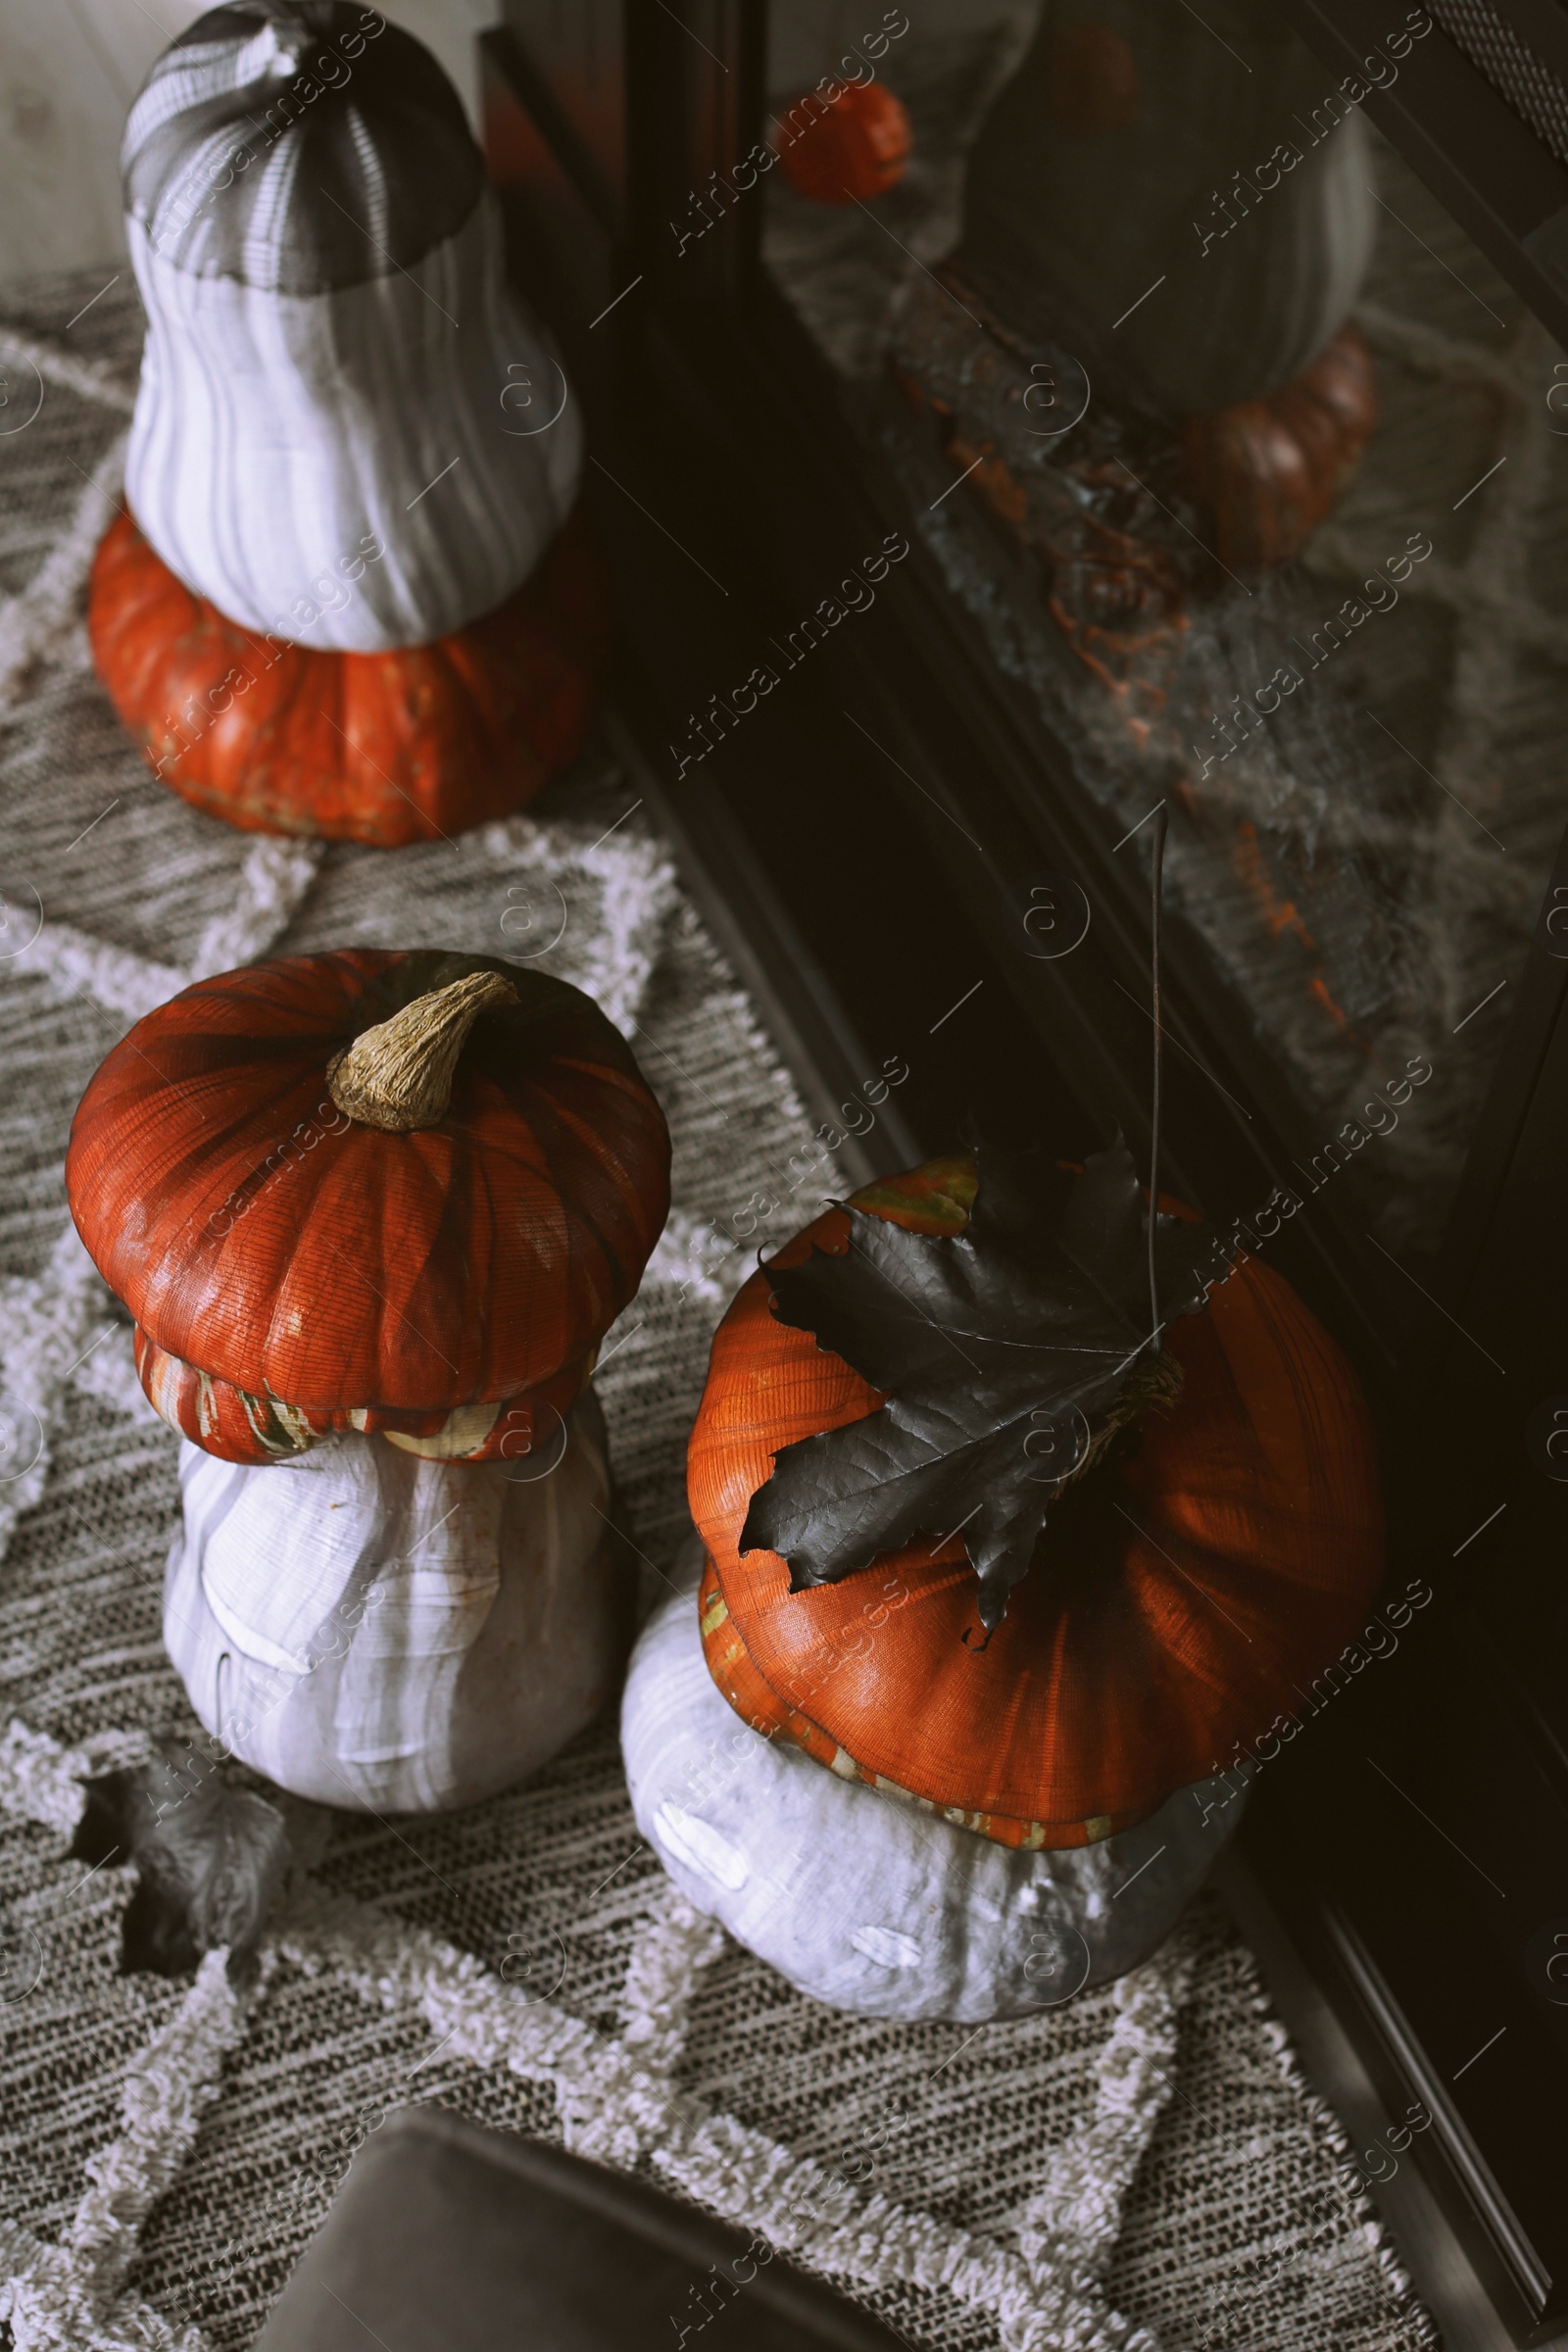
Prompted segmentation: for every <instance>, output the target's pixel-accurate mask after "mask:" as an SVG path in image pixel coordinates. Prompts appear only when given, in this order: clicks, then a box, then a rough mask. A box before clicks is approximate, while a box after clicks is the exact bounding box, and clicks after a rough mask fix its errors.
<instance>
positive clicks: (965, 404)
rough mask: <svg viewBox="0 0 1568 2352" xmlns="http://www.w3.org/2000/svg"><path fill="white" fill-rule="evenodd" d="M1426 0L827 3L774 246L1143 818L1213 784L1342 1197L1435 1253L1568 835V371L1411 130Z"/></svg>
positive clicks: (995, 620)
mask: <svg viewBox="0 0 1568 2352" xmlns="http://www.w3.org/2000/svg"><path fill="white" fill-rule="evenodd" d="M1387 15H1388V24H1387V27H1386V32H1385V34H1384V36H1383V37H1382V38H1380V40H1379V41H1378V42H1377V43H1376V44H1375V45H1374V46H1373V47H1372V48H1371V50H1370V52H1369V56H1368V60H1367V64H1366V69H1365V71H1366V75H1367V79H1366V80H1365V81H1358V80H1357V79H1356V78H1355V77H1353V76H1352V77H1349V78H1348V79H1347V78H1346V77H1344V76H1341V77H1339V78H1336V76H1335V74H1334V73H1333V72H1332V71H1331V70H1330V69H1329V68H1327V67H1325V66H1324V65H1322V64H1321V63H1320V62H1319V61H1318V60H1317V59H1316V58H1315V57H1314V56H1313V55H1312V54H1311V53H1310V52H1309V51H1308V50H1307V49H1306V48H1305V47H1304V46H1303V45H1302V44H1301V43H1300V42H1299V40H1298V38H1297V37H1296V35H1295V34H1294V33H1293V32H1292V31H1291V30H1290V29H1289V27H1288V26H1287V25H1286V24H1285V22H1284V20H1283V19H1282V18H1280V17H1279V16H1278V15H1277V13H1275V12H1274V11H1273V10H1272V9H1269V8H1267V7H1266V6H1264V5H1263V0H1205V6H1204V8H1203V11H1202V13H1201V15H1200V14H1199V13H1198V12H1197V11H1196V10H1194V9H1191V8H1188V7H1185V6H1180V5H1173V4H1172V0H1097V5H1096V7H1095V10H1094V13H1093V16H1092V17H1090V16H1089V15H1088V14H1087V13H1086V12H1085V11H1083V10H1082V9H1080V8H1079V7H1078V6H1076V5H1074V0H1045V5H1044V6H1043V7H1039V8H1032V7H1027V6H1024V7H1019V6H1016V5H1012V6H986V5H982V0H922V5H921V7H920V8H919V9H918V11H913V10H911V11H910V12H909V13H908V14H906V13H905V12H904V10H903V9H901V8H895V9H890V10H887V11H885V12H877V11H875V10H873V9H872V8H871V7H869V6H861V5H860V4H859V0H855V4H854V5H851V4H850V0H843V4H838V0H834V4H833V5H824V6H819V7H818V6H809V5H807V4H806V0H791V5H790V6H788V7H782V8H776V9H775V10H774V11H773V12H772V16H771V23H770V33H769V55H768V70H767V93H766V111H767V114H768V117H769V128H768V133H767V135H768V138H769V140H770V141H773V142H776V148H775V152H776V156H777V165H778V168H776V169H773V170H771V171H770V172H768V174H767V177H766V181H765V210H764V218H763V225H762V256H763V263H764V267H765V268H766V270H768V271H769V272H770V273H771V276H772V278H773V280H774V282H775V283H776V285H777V286H778V287H779V288H780V289H781V291H782V292H783V294H784V295H785V297H786V299H787V301H788V303H789V304H790V306H791V307H792V308H793V310H794V311H795V313H796V315H797V316H798V318H799V319H800V320H801V321H802V323H803V324H804V325H805V327H806V328H807V330H808V331H809V335H810V337H811V338H812V340H813V341H814V343H815V344H816V346H817V347H818V349H819V351H820V352H821V353H822V354H823V355H824V357H825V358H826V359H827V361H828V362H829V364H830V366H831V368H832V370H833V372H834V375H835V377H836V379H837V382H838V385H839V388H840V393H841V397H842V402H843V405H844V407H845V408H846V410H847V412H848V413H849V415H850V417H852V419H853V420H854V422H855V424H856V426H857V428H858V432H859V433H860V435H861V436H862V438H863V440H864V441H865V443H866V444H868V445H869V446H870V447H872V448H873V449H874V450H875V451H876V452H878V453H879V455H880V457H881V459H882V460H883V461H884V462H886V463H887V464H889V465H891V466H892V468H893V470H894V472H895V473H896V475H897V477H898V479H899V481H900V484H901V487H902V489H903V492H904V495H905V498H906V499H907V505H908V508H909V511H910V513H911V514H912V515H913V516H914V517H915V518H916V520H917V525H918V529H919V532H920V534H921V535H922V537H923V538H924V540H925V542H926V544H927V546H928V548H929V550H930V552H931V554H932V555H933V556H934V558H935V560H936V562H937V564H939V566H940V569H941V572H942V575H943V577H944V578H945V580H946V583H947V585H948V587H949V589H950V591H951V594H952V597H953V599H954V601H955V604H956V607H957V608H958V609H959V610H960V611H961V613H964V614H966V615H967V625H968V626H969V628H970V630H971V632H972V634H973V635H974V636H975V637H976V638H977V639H978V640H979V641H981V642H983V644H984V646H985V647H986V649H987V650H988V653H989V657H990V660H991V661H992V662H993V663H994V664H995V667H996V669H997V671H999V672H1000V673H1002V675H1003V676H1004V677H1005V679H1006V680H1008V681H1010V683H1011V685H1012V687H1013V688H1014V689H1015V690H1016V691H1017V692H1019V693H1021V694H1022V695H1023V696H1024V697H1025V698H1026V701H1027V704H1028V706H1029V708H1030V710H1031V711H1032V713H1033V714H1034V717H1035V718H1036V719H1037V720H1038V723H1039V725H1040V727H1041V728H1042V729H1043V730H1044V731H1045V732H1046V733H1047V734H1049V736H1050V737H1052V738H1053V739H1054V741H1055V743H1056V744H1057V745H1058V746H1060V747H1061V748H1062V749H1063V750H1064V751H1065V753H1066V755H1067V756H1068V760H1069V761H1070V772H1071V776H1072V778H1073V787H1072V788H1073V789H1074V790H1075V791H1076V792H1078V793H1080V794H1081V795H1082V796H1084V798H1085V800H1086V801H1087V802H1088V803H1090V804H1093V805H1094V806H1095V808H1096V809H1097V810H1098V821H1099V823H1100V824H1101V825H1102V826H1103V829H1104V832H1105V834H1106V836H1107V837H1108V844H1114V843H1116V842H1118V841H1120V840H1122V839H1123V837H1125V836H1128V835H1129V834H1131V833H1132V832H1133V829H1134V828H1136V827H1138V826H1139V825H1140V823H1141V821H1142V820H1144V819H1146V818H1147V817H1148V816H1149V814H1150V812H1151V810H1152V809H1153V808H1154V807H1155V806H1156V805H1157V804H1159V803H1160V802H1161V801H1163V802H1165V804H1166V806H1167V808H1168V809H1169V811H1170V835H1169V848H1168V852H1167V859H1166V875H1167V892H1168V904H1169V907H1170V909H1171V913H1172V917H1173V920H1174V921H1175V922H1177V923H1179V924H1181V925H1183V926H1185V929H1186V931H1187V934H1188V936H1189V940H1190V941H1191V942H1194V943H1196V952H1197V954H1198V955H1199V956H1200V958H1201V961H1202V962H1204V963H1206V964H1207V966H1208V968H1209V973H1210V976H1211V979H1213V980H1217V981H1218V982H1219V983H1221V984H1222V986H1223V988H1224V990H1225V993H1226V995H1227V997H1228V1000H1229V1002H1230V1004H1231V1005H1232V1006H1233V1008H1238V1007H1239V1008H1240V1021H1239V1026H1240V1027H1241V1028H1242V1030H1244V1031H1245V1032H1246V1035H1245V1037H1244V1039H1243V1041H1242V1046H1241V1048H1240V1052H1241V1059H1242V1064H1243V1065H1244V1066H1247V1067H1248V1068H1249V1069H1250V1071H1251V1072H1252V1073H1253V1076H1254V1085H1255V1091H1256V1094H1257V1097H1258V1099H1259V1100H1260V1101H1262V1102H1264V1103H1270V1104H1273V1105H1278V1104H1281V1103H1289V1104H1290V1105H1291V1106H1292V1111H1293V1114H1294V1115H1292V1116H1290V1117H1288V1118H1286V1119H1285V1120H1284V1121H1283V1125H1284V1129H1285V1131H1286V1132H1288V1133H1291V1134H1293V1135H1295V1136H1297V1137H1304V1138H1305V1139H1306V1140H1305V1142H1304V1144H1303V1145H1302V1148H1301V1154H1300V1157H1299V1159H1298V1161H1297V1165H1298V1168H1299V1174H1300V1179H1301V1191H1302V1195H1303V1197H1304V1196H1305V1194H1306V1192H1307V1190H1308V1188H1311V1189H1313V1190H1317V1191H1325V1188H1327V1189H1326V1191H1325V1199H1324V1205H1325V1207H1329V1206H1333V1207H1334V1208H1335V1209H1337V1211H1338V1213H1339V1214H1340V1215H1341V1216H1348V1215H1351V1214H1354V1215H1355V1217H1356V1221H1357V1222H1358V1223H1360V1224H1362V1225H1363V1226H1365V1227H1367V1228H1369V1229H1370V1231H1371V1233H1372V1235H1373V1237H1374V1238H1375V1239H1376V1240H1377V1241H1378V1242H1379V1243H1380V1244H1381V1246H1382V1247H1384V1248H1385V1249H1387V1250H1389V1251H1391V1252H1393V1253H1395V1254H1397V1255H1399V1256H1401V1257H1403V1258H1404V1259H1405V1261H1406V1263H1413V1264H1416V1265H1419V1264H1420V1263H1421V1262H1422V1261H1423V1260H1424V1259H1425V1258H1426V1257H1427V1256H1428V1255H1429V1253H1430V1252H1431V1251H1432V1250H1435V1248H1436V1246H1437V1243H1438V1240H1439V1237H1440V1234H1441V1231H1442V1228H1443V1224H1444V1220H1445V1217H1446V1211H1447V1208H1448V1205H1449V1202H1450V1199H1451V1196H1452V1193H1453V1189H1454V1186H1455V1183H1456V1180H1457V1176H1458V1171H1459V1167H1460V1163H1461V1160H1462V1157H1463V1154H1464V1151H1465V1148H1466V1145H1467V1143H1468V1142H1469V1140H1470V1137H1471V1134H1472V1130H1473V1128H1474V1124H1475V1121H1476V1118H1477V1114H1478V1111H1479V1108H1480V1105H1481V1103H1482V1100H1483V1097H1484V1094H1485V1090H1486V1087H1487V1083H1488V1080H1489V1076H1490V1074H1491V1071H1492V1068H1493V1065H1494V1061H1495V1053H1496V1049H1497V1046H1498V1041H1499V1040H1500V1037H1501V1035H1502V1033H1503V1030H1504V1028H1505V1026H1506V1023H1507V1020H1508V1015H1509V1010H1510V1000H1511V998H1513V997H1515V996H1516V995H1517V978H1518V972H1519V967H1520V964H1521V961H1522V957H1523V953H1524V948H1525V945H1526V942H1527V940H1528V938H1529V935H1530V933H1531V930H1532V926H1533V925H1534V923H1535V921H1536V918H1537V914H1538V910H1539V909H1540V907H1541V905H1542V900H1543V894H1544V888H1545V884H1546V882H1547V879H1548V877H1549V875H1550V873H1551V870H1552V863H1553V858H1554V856H1555V853H1556V850H1557V845H1558V840H1559V836H1560V834H1561V831H1562V823H1563V795H1562V779H1561V760H1560V748H1559V747H1560V744H1561V740H1562V736H1563V732H1564V718H1565V707H1564V670H1565V665H1568V631H1565V629H1564V626H1563V609H1564V604H1565V601H1568V558H1565V555H1564V547H1565V543H1568V542H1565V531H1564V521H1565V515H1568V363H1565V362H1564V361H1563V360H1562V358H1561V357H1560V355H1559V353H1558V351H1557V349H1556V347H1555V346H1554V345H1553V344H1552V343H1551V342H1550V341H1549V340H1548V338H1547V337H1546V335H1545V334H1544V330H1543V329H1542V328H1541V327H1540V326H1539V325H1538V324H1537V323H1536V321H1535V320H1534V319H1532V318H1531V316H1530V315H1529V313H1528V312H1527V311H1526V310H1525V308H1524V306H1523V304H1522V303H1521V302H1520V300H1519V298H1518V297H1517V296H1516V295H1515V294H1513V293H1512V292H1511V291H1510V290H1509V289H1508V288H1507V287H1505V286H1504V285H1503V283H1502V282H1501V281H1500V280H1499V278H1498V277H1497V275H1496V273H1495V270H1493V269H1492V268H1491V267H1490V266H1489V264H1488V263H1487V262H1486V261H1485V260H1484V259H1483V257H1482V256H1481V255H1480V254H1479V253H1478V252H1477V251H1476V249H1475V248H1474V246H1473V245H1471V244H1470V243H1469V241H1468V240H1467V239H1466V238H1465V236H1464V235H1463V234H1462V233H1461V232H1460V230H1459V229H1458V228H1457V226H1456V225H1455V224H1454V222H1453V221H1451V220H1450V219H1449V217H1448V216H1447V215H1446V213H1445V212H1444V210H1443V209H1442V207H1441V206H1440V205H1439V203H1438V202H1437V201H1436V199H1435V198H1434V197H1433V196H1432V195H1431V194H1430V193H1429V192H1428V190H1427V189H1426V188H1425V186H1424V185H1423V184H1422V182H1421V181H1420V180H1419V179H1417V178H1416V177H1415V175H1414V174H1413V173H1412V172H1411V171H1410V169H1409V168H1408V167H1407V166H1406V165H1405V164H1404V163H1403V162H1402V161H1401V159H1400V158H1399V156H1398V155H1397V153H1396V152H1395V151H1394V149H1393V148H1392V147H1391V146H1390V145H1389V144H1388V143H1387V142H1386V141H1385V140H1384V139H1383V138H1382V137H1381V136H1380V135H1379V134H1378V132H1377V131H1376V130H1375V129H1374V128H1373V127H1372V125H1371V123H1369V122H1368V121H1367V119H1366V116H1365V114H1364V113H1363V111H1362V107H1361V104H1360V100H1361V98H1362V97H1364V95H1365V94H1366V90H1367V88H1368V87H1369V86H1370V84H1371V82H1372V80H1373V79H1374V78H1375V79H1377V80H1379V81H1381V82H1383V83H1384V85H1385V86H1390V85H1393V84H1395V83H1397V78H1398V76H1399V74H1400V73H1401V72H1402V71H1404V70H1406V68H1407V66H1408V61H1409V59H1410V58H1411V56H1412V54H1413V53H1414V51H1415V48H1416V45H1417V44H1418V43H1419V42H1420V41H1421V40H1423V39H1425V38H1426V37H1428V35H1429V33H1430V30H1431V24H1430V20H1429V19H1428V18H1427V17H1426V16H1425V14H1424V13H1423V11H1422V10H1420V9H1414V10H1410V11H1408V12H1405V11H1401V10H1400V9H1398V8H1397V7H1396V6H1392V5H1391V7H1390V8H1389V10H1388V12H1387ZM1370 23H1371V20H1370V18H1369V19H1368V24H1369V25H1370ZM1060 765H1061V762H1060V761H1058V766H1060ZM1139 854H1140V850H1139V845H1138V843H1137V841H1136V838H1135V839H1134V840H1133V841H1132V842H1129V843H1128V845H1127V846H1126V847H1124V848H1123V849H1122V850H1121V852H1120V855H1121V856H1123V857H1136V856H1138V855H1139Z"/></svg>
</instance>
